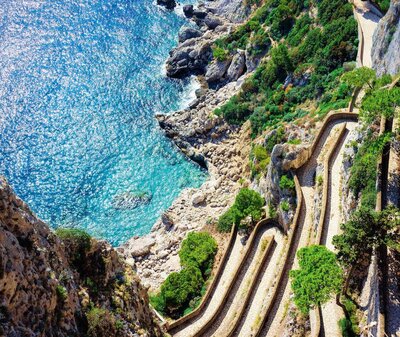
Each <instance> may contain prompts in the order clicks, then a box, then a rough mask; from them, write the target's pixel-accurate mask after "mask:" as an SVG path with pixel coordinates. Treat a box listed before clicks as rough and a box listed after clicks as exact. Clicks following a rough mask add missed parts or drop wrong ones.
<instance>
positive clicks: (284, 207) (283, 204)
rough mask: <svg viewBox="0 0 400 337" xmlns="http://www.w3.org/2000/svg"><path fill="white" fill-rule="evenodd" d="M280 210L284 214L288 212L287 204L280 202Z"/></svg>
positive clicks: (288, 206)
mask: <svg viewBox="0 0 400 337" xmlns="http://www.w3.org/2000/svg"><path fill="white" fill-rule="evenodd" d="M281 209H282V211H284V212H288V211H289V209H290V205H289V203H288V202H287V201H282V202H281Z"/></svg>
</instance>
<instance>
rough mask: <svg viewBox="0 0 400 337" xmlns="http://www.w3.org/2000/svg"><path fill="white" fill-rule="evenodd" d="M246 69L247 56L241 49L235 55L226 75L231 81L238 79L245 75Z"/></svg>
mask: <svg viewBox="0 0 400 337" xmlns="http://www.w3.org/2000/svg"><path fill="white" fill-rule="evenodd" d="M245 69H246V58H245V54H244V51H243V50H239V51H238V53H237V54H236V55H235V56H234V57H233V59H232V63H231V65H230V66H229V69H228V71H227V74H226V77H227V79H228V81H229V82H232V81H236V80H237V79H238V78H239V77H240V76H242V75H243V73H244V72H245Z"/></svg>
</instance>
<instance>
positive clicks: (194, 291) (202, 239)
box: [150, 232, 217, 318]
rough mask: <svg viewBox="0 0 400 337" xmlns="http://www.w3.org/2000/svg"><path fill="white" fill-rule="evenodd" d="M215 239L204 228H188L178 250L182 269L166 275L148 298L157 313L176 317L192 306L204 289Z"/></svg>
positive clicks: (214, 249)
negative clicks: (188, 230) (156, 292)
mask: <svg viewBox="0 0 400 337" xmlns="http://www.w3.org/2000/svg"><path fill="white" fill-rule="evenodd" d="M216 252H217V243H216V241H215V240H214V238H213V237H212V236H211V235H210V234H208V233H205V232H192V233H189V234H188V237H187V238H186V239H185V240H183V242H182V247H181V249H180V251H179V257H180V262H181V265H182V267H183V268H182V270H181V271H179V272H174V273H171V274H170V275H168V277H167V278H166V280H165V281H164V282H163V284H162V285H161V289H160V292H159V293H158V294H156V295H153V296H150V302H151V304H152V305H153V307H154V308H155V309H156V310H157V311H159V312H160V313H162V314H164V315H167V316H170V317H172V318H178V317H181V316H182V315H184V314H186V313H188V311H191V310H193V309H194V308H195V307H196V306H197V305H198V303H199V302H200V300H201V295H202V293H203V292H204V291H205V281H206V280H207V278H208V277H209V276H210V274H211V269H212V265H213V262H214V257H215V254H216Z"/></svg>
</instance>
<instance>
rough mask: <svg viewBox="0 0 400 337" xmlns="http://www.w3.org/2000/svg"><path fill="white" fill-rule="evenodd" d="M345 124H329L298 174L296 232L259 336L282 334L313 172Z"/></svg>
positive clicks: (306, 236) (308, 226)
mask: <svg viewBox="0 0 400 337" xmlns="http://www.w3.org/2000/svg"><path fill="white" fill-rule="evenodd" d="M345 122H346V121H344V120H338V121H334V122H332V123H330V124H329V126H328V128H327V129H326V130H325V132H324V134H323V136H322V137H321V139H320V141H319V142H318V145H317V147H316V149H315V151H314V153H313V154H312V157H311V158H310V160H309V161H308V162H307V164H306V165H305V166H304V167H302V168H301V169H300V171H299V173H298V175H299V181H300V185H301V189H302V193H303V198H304V203H303V207H302V209H301V211H300V220H299V224H298V230H297V232H296V234H295V237H294V240H293V244H292V245H293V247H292V252H291V254H290V256H289V257H288V261H287V262H286V265H285V275H284V278H283V282H282V283H281V286H280V289H279V290H278V291H279V294H278V296H277V299H276V301H275V303H274V304H273V308H272V310H271V313H270V314H269V316H268V318H267V320H266V321H265V324H264V325H263V327H262V329H261V333H260V336H271V337H272V336H276V337H280V336H282V333H283V329H284V327H283V324H282V322H283V321H284V318H285V315H286V313H287V305H288V303H289V300H290V294H291V288H290V282H289V271H290V270H291V269H295V268H297V267H298V261H297V258H296V252H297V250H299V249H300V248H302V247H305V246H307V245H308V244H309V243H310V235H311V233H312V230H313V213H314V194H315V190H314V185H315V181H314V180H315V171H316V167H317V164H318V158H319V156H320V154H321V153H323V152H326V145H327V143H329V142H330V141H329V137H330V136H331V135H333V134H335V132H337V131H336V130H338V129H339V128H340V126H341V125H343V123H345Z"/></svg>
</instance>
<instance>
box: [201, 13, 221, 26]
mask: <svg viewBox="0 0 400 337" xmlns="http://www.w3.org/2000/svg"><path fill="white" fill-rule="evenodd" d="M204 24H205V25H206V26H207V27H208V28H209V29H215V28H217V27H218V26H220V25H222V20H221V19H220V18H218V17H217V16H215V15H212V14H207V16H206V17H205V18H204Z"/></svg>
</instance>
